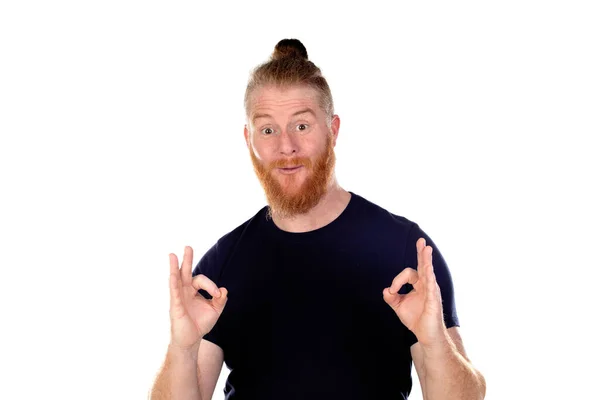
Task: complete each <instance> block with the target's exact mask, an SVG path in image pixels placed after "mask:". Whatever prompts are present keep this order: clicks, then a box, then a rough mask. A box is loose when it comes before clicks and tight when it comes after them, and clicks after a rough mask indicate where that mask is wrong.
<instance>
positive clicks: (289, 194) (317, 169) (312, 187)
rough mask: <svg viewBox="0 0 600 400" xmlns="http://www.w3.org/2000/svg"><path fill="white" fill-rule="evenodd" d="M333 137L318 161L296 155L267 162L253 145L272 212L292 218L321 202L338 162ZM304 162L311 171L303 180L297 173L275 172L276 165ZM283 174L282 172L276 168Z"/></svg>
mask: <svg viewBox="0 0 600 400" xmlns="http://www.w3.org/2000/svg"><path fill="white" fill-rule="evenodd" d="M332 143H333V141H332V139H331V136H330V135H327V143H326V144H325V150H324V151H323V153H322V154H321V155H320V156H319V158H317V160H316V161H315V162H314V164H313V163H312V162H311V160H310V159H309V158H306V157H304V158H297V157H295V158H292V159H288V160H277V161H274V162H272V163H270V164H269V165H268V166H266V167H265V166H264V165H263V164H262V163H261V161H260V160H259V159H258V158H256V155H255V154H254V151H252V149H250V158H251V159H252V165H253V166H254V172H255V173H256V176H257V177H258V180H259V181H260V184H261V185H262V187H263V189H264V191H265V195H266V196H267V202H268V203H269V214H270V215H271V216H272V215H273V214H275V215H277V216H278V217H282V218H289V217H293V216H296V215H299V214H305V213H307V212H308V211H310V210H311V209H312V208H313V207H314V206H316V205H317V204H318V203H319V200H321V198H323V196H324V195H325V193H326V192H327V188H328V187H329V183H330V181H331V178H332V176H333V168H334V166H335V153H334V152H333V145H332ZM299 165H302V166H303V167H304V168H306V169H307V171H308V175H307V176H306V178H305V180H304V182H302V183H301V184H300V182H299V181H298V176H297V174H290V175H282V174H280V179H277V178H275V177H274V176H273V174H274V172H273V171H274V170H275V169H276V168H286V167H292V166H299ZM275 174H279V172H275Z"/></svg>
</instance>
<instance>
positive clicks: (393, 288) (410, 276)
mask: <svg viewBox="0 0 600 400" xmlns="http://www.w3.org/2000/svg"><path fill="white" fill-rule="evenodd" d="M418 280H419V274H418V273H417V271H415V270H414V269H412V268H404V270H403V271H402V272H400V273H399V274H398V275H396V277H395V278H394V280H393V281H392V284H391V285H390V287H389V291H390V293H391V294H394V293H398V291H399V290H400V288H401V287H402V286H403V285H404V284H406V283H410V284H411V285H414V284H415V283H417V281H418Z"/></svg>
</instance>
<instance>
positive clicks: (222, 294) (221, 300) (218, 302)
mask: <svg viewBox="0 0 600 400" xmlns="http://www.w3.org/2000/svg"><path fill="white" fill-rule="evenodd" d="M228 293H229V292H228V291H227V289H225V288H224V287H223V288H219V297H216V296H213V298H212V302H213V305H214V306H215V308H216V309H217V311H219V313H221V312H222V311H223V309H224V308H225V304H226V303H227V294H228Z"/></svg>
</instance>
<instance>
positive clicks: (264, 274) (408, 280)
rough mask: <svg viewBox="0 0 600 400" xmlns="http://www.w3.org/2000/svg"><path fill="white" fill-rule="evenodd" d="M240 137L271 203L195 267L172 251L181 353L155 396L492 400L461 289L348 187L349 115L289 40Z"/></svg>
mask: <svg viewBox="0 0 600 400" xmlns="http://www.w3.org/2000/svg"><path fill="white" fill-rule="evenodd" d="M245 106H246V115H247V125H246V127H245V129H244V137H245V139H246V144H247V146H248V150H249V152H250V157H251V159H252V163H253V165H254V169H255V172H256V174H257V176H258V178H259V180H260V182H261V184H262V186H263V188H264V190H265V194H266V197H267V201H268V204H269V205H268V206H267V207H264V208H263V209H261V210H260V211H259V212H258V213H257V214H256V215H255V216H254V217H252V218H251V219H249V220H248V221H246V222H245V223H243V224H242V225H240V226H239V227H238V228H236V229H234V230H233V231H232V232H230V233H229V234H227V235H225V236H224V237H222V238H221V239H219V240H218V241H217V243H216V244H215V245H214V246H213V247H212V248H211V249H210V250H209V251H208V252H207V253H206V254H205V255H204V257H202V259H201V260H200V262H199V263H198V265H197V266H196V268H195V269H194V271H193V272H192V258H193V254H192V249H191V248H189V247H186V249H185V252H184V257H183V262H182V265H181V269H179V267H178V260H177V257H176V256H175V255H174V254H171V255H170V264H171V278H170V293H171V306H170V317H171V334H172V336H171V343H170V345H169V349H168V352H167V357H166V361H165V365H164V367H163V369H162V370H161V372H160V374H159V376H158V378H157V380H156V383H155V385H154V388H153V391H152V398H153V399H202V400H208V399H210V398H211V397H212V394H213V392H214V389H215V385H216V382H217V379H218V377H219V373H220V371H221V367H222V365H223V362H224V361H225V362H227V366H228V367H229V368H230V369H231V373H230V374H229V376H228V379H227V384H226V387H225V390H224V392H225V395H226V398H227V399H235V400H239V399H244V400H245V399H307V400H309V399H310V400H317V399H371V398H374V399H375V398H376V399H384V398H385V399H406V398H407V397H408V394H409V393H410V390H411V386H412V380H411V366H412V362H413V361H414V363H415V369H416V370H417V373H418V375H419V379H420V382H421V385H422V391H423V395H424V398H425V399H427V400H440V399H445V400H449V399H461V400H464V399H483V398H484V395H485V380H484V378H483V376H482V375H481V374H480V373H479V372H478V371H477V370H476V369H475V368H474V367H473V366H472V365H471V363H470V361H469V359H468V358H467V356H466V354H465V350H464V346H463V344H462V341H461V338H460V334H459V332H458V318H457V315H456V310H455V306H454V295H453V287H452V280H451V277H450V273H449V271H448V267H447V266H446V263H445V261H444V259H443V258H442V256H441V254H440V253H439V251H438V250H437V247H436V246H435V245H434V243H433V242H432V241H431V239H430V238H429V237H428V236H427V235H426V234H425V233H424V232H423V231H422V230H421V229H420V228H419V226H418V225H417V224H415V223H414V222H411V221H409V220H408V219H406V218H403V217H400V216H397V215H394V214H391V213H389V212H387V211H386V210H384V209H382V208H381V207H379V206H377V205H375V204H373V203H371V202H369V201H367V200H366V199H364V198H363V197H361V196H359V195H357V194H355V193H352V192H348V191H346V190H344V189H342V188H341V187H340V186H339V185H338V183H337V181H336V178H335V174H334V165H335V154H334V151H333V149H334V147H335V145H336V141H337V138H338V132H339V127H340V118H339V117H338V116H337V115H335V114H334V113H333V101H332V98H331V93H330V90H329V86H328V85H327V82H326V81H325V79H324V78H323V76H322V75H321V71H320V70H319V69H318V68H317V67H316V66H315V65H314V64H313V63H312V62H310V61H308V56H307V53H306V49H305V48H304V46H303V45H302V44H301V43H300V42H299V41H297V40H287V39H286V40H282V41H281V42H279V43H278V44H277V46H276V47H275V52H274V54H273V56H272V58H271V60H270V61H269V62H267V63H265V64H263V65H261V66H259V67H258V68H257V69H255V71H254V72H253V74H252V77H251V79H250V82H249V84H248V88H247V90H246V97H245Z"/></svg>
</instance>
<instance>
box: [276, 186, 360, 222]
mask: <svg viewBox="0 0 600 400" xmlns="http://www.w3.org/2000/svg"><path fill="white" fill-rule="evenodd" d="M350 197H351V195H350V193H349V192H347V191H346V190H344V189H342V188H341V187H340V186H339V185H338V183H337V181H336V180H335V179H333V182H332V183H331V185H330V186H329V188H328V189H327V192H325V195H323V198H322V199H321V200H319V202H318V203H317V205H316V206H314V207H313V208H312V209H311V210H310V211H308V212H307V213H305V214H299V215H295V216H293V217H280V216H278V215H277V213H273V222H274V223H275V225H277V227H278V228H279V229H281V230H284V231H287V232H296V233H300V232H309V231H314V230H315V229H319V228H322V227H324V226H325V225H327V224H329V223H331V222H332V221H333V220H335V219H336V218H337V217H339V216H340V214H341V213H342V212H343V211H344V209H345V208H346V206H347V205H348V203H349V202H350Z"/></svg>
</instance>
